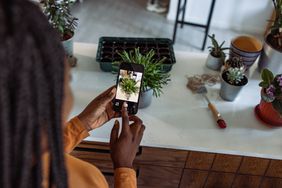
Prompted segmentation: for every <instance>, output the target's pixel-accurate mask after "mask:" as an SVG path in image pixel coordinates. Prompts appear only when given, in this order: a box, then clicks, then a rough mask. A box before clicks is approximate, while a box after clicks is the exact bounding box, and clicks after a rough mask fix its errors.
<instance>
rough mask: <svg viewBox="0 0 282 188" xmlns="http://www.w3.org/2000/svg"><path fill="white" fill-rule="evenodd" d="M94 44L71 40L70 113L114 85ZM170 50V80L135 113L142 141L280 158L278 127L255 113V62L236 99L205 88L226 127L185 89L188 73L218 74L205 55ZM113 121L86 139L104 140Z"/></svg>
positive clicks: (281, 140)
mask: <svg viewBox="0 0 282 188" xmlns="http://www.w3.org/2000/svg"><path fill="white" fill-rule="evenodd" d="M96 49H97V46H96V45H94V44H84V43H76V44H75V45H74V52H75V55H76V57H77V58H78V66H77V68H75V69H74V70H73V77H74V79H73V81H72V88H73V91H74V96H75V104H74V109H73V111H72V114H71V115H72V116H74V115H77V114H78V113H79V112H81V111H82V110H83V108H84V107H85V106H86V105H87V104H88V103H89V102H90V101H91V100H92V99H93V98H94V97H96V96H97V95H98V94H100V93H101V92H103V91H104V90H106V89H107V88H109V87H110V86H112V85H114V84H115V78H116V75H113V74H112V73H106V72H102V71H101V70H100V68H99V64H98V63H97V62H96V61H95V57H96ZM175 54H176V59H177V63H176V64H175V65H174V66H173V69H172V71H171V79H172V81H171V82H170V83H169V84H168V85H167V86H165V87H164V89H163V91H164V94H163V95H162V96H161V97H160V98H154V99H153V102H152V104H151V106H149V107H148V108H146V109H140V110H139V112H138V116H139V117H140V118H141V119H142V120H143V122H144V123H145V125H146V131H145V133H144V137H143V140H142V145H144V146H152V147H162V148H174V149H184V150H196V151H207V152H214V153H225V154H235V155H245V156H254V157H265V158H272V159H282V138H281V135H282V129H281V128H276V129H274V128H269V127H267V126H265V125H263V124H262V123H260V121H258V120H257V119H256V117H255V114H254V107H255V105H256V104H258V103H259V101H260V88H259V87H258V83H259V81H260V76H259V73H258V72H257V70H254V69H255V67H256V65H254V68H253V69H252V70H251V71H250V73H249V83H248V85H247V86H245V87H244V88H243V90H242V91H241V93H240V95H239V97H238V98H237V100H236V101H235V102H226V101H223V100H222V99H221V98H220V97H219V96H218V91H219V84H218V85H216V86H213V87H211V88H208V92H209V93H208V96H209V98H210V99H211V101H212V102H213V103H214V104H215V105H216V107H217V108H218V110H219V111H220V113H221V114H222V116H223V117H224V119H225V120H226V122H227V124H228V127H227V128H226V129H219V128H218V127H217V125H216V123H215V121H214V119H213V117H212V114H211V112H210V111H209V109H208V108H207V103H206V101H205V100H204V99H203V98H202V97H201V96H199V95H195V94H192V92H191V91H189V90H188V89H187V88H186V83H187V79H186V76H187V75H190V76H192V75H195V74H202V73H207V72H208V73H215V74H216V73H217V72H213V71H210V70H208V69H207V68H206V67H205V66H204V63H205V59H206V57H207V54H203V53H190V52H175ZM112 126H113V121H110V122H108V123H107V124H105V125H104V126H103V127H101V128H99V129H96V130H94V131H92V132H91V136H90V137H88V138H86V140H88V141H102V142H108V141H109V136H110V131H111V128H112Z"/></svg>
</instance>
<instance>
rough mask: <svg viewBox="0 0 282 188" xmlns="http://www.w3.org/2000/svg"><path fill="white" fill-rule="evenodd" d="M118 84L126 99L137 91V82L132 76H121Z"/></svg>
mask: <svg viewBox="0 0 282 188" xmlns="http://www.w3.org/2000/svg"><path fill="white" fill-rule="evenodd" d="M119 85H120V88H121V91H122V92H124V93H125V95H126V98H127V100H128V99H129V98H130V96H131V95H132V94H135V93H137V92H138V90H139V87H138V86H137V82H136V81H135V80H134V79H132V78H121V80H120V82H119Z"/></svg>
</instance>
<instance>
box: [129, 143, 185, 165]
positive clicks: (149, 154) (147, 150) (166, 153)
mask: <svg viewBox="0 0 282 188" xmlns="http://www.w3.org/2000/svg"><path fill="white" fill-rule="evenodd" d="M187 154H188V152H187V151H181V150H173V149H163V148H151V147H142V154H141V155H139V156H137V157H136V158H135V161H134V163H136V164H146V165H157V166H167V167H178V168H184V166H185V161H186V158H187Z"/></svg>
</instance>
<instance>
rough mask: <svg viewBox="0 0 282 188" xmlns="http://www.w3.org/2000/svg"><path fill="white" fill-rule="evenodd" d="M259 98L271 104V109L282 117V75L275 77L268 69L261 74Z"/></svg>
mask: <svg viewBox="0 0 282 188" xmlns="http://www.w3.org/2000/svg"><path fill="white" fill-rule="evenodd" d="M261 79H262V81H261V82H260V83H259V86H260V87H262V89H263V90H262V93H261V97H262V99H263V100H264V101H265V102H271V103H272V106H273V108H274V109H275V110H276V111H277V112H279V114H280V115H281V116H282V74H278V75H276V76H274V75H273V73H272V72H271V71H270V70H268V69H263V70H262V73H261Z"/></svg>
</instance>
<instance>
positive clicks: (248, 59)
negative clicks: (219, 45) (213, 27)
mask: <svg viewBox="0 0 282 188" xmlns="http://www.w3.org/2000/svg"><path fill="white" fill-rule="evenodd" d="M261 50H262V43H261V42H260V41H259V40H258V39H256V38H255V37H252V36H238V37H236V38H234V39H233V40H232V41H231V45H230V59H232V58H233V57H239V58H241V59H242V61H243V63H244V65H245V66H246V68H249V67H250V66H252V65H253V64H254V63H255V61H256V59H257V57H258V56H259V55H260V53H261Z"/></svg>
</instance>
